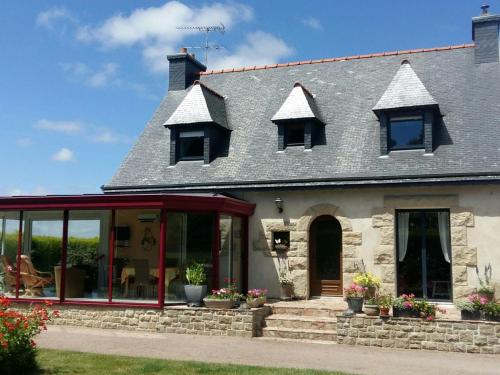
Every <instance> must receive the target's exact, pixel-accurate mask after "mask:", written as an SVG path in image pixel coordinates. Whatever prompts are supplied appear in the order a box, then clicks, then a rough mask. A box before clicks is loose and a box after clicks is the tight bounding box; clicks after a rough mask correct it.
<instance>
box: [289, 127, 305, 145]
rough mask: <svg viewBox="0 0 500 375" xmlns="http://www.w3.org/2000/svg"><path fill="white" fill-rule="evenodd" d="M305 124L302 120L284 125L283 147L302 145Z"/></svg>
mask: <svg viewBox="0 0 500 375" xmlns="http://www.w3.org/2000/svg"><path fill="white" fill-rule="evenodd" d="M304 132H305V126H304V123H303V122H295V123H291V124H288V125H285V147H290V146H304V136H305V134H304Z"/></svg>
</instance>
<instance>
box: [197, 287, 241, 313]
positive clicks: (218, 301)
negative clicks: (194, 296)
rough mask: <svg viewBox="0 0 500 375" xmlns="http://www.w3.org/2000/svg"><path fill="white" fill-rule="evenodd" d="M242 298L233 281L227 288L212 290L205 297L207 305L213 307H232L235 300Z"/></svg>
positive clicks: (204, 300)
mask: <svg viewBox="0 0 500 375" xmlns="http://www.w3.org/2000/svg"><path fill="white" fill-rule="evenodd" d="M240 298H241V295H240V294H238V293H237V291H236V288H235V285H234V284H233V283H231V284H230V285H229V287H227V288H220V289H214V290H212V294H210V295H208V296H207V297H205V298H204V299H203V302H204V303H205V306H206V307H209V308H213V309H232V308H233V307H234V305H235V302H236V301H237V300H239V299H240Z"/></svg>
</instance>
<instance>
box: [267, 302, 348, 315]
mask: <svg viewBox="0 0 500 375" xmlns="http://www.w3.org/2000/svg"><path fill="white" fill-rule="evenodd" d="M271 307H272V309H273V314H276V315H296V316H316V317H323V318H335V317H336V316H337V315H338V314H340V313H342V312H343V311H344V310H342V309H331V308H320V307H298V306H273V305H271Z"/></svg>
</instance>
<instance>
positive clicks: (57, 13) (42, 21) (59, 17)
mask: <svg viewBox="0 0 500 375" xmlns="http://www.w3.org/2000/svg"><path fill="white" fill-rule="evenodd" d="M64 20H67V21H75V18H74V17H73V15H72V14H71V12H70V11H69V10H67V9H66V8H61V7H54V8H50V9H48V10H45V11H43V12H40V13H38V15H37V17H36V21H35V24H36V26H37V27H43V28H46V29H52V28H53V27H54V26H55V24H56V22H58V21H64Z"/></svg>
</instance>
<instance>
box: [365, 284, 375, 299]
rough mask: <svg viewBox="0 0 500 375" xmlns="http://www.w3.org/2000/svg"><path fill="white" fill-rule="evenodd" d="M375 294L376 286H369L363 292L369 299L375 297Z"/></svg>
mask: <svg viewBox="0 0 500 375" xmlns="http://www.w3.org/2000/svg"><path fill="white" fill-rule="evenodd" d="M376 294H377V287H375V286H369V287H368V288H367V289H366V292H365V299H366V300H369V299H370V298H375V295H376Z"/></svg>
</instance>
